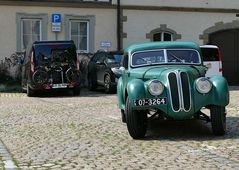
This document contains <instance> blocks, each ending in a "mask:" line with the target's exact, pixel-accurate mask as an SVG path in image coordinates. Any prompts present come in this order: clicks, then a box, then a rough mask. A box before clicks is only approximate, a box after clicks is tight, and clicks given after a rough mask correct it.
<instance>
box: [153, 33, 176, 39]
mask: <svg viewBox="0 0 239 170" xmlns="http://www.w3.org/2000/svg"><path fill="white" fill-rule="evenodd" d="M153 41H173V36H172V34H171V33H169V32H159V33H155V34H154V35H153Z"/></svg>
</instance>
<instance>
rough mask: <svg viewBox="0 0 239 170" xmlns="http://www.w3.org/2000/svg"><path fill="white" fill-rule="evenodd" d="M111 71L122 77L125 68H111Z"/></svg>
mask: <svg viewBox="0 0 239 170" xmlns="http://www.w3.org/2000/svg"><path fill="white" fill-rule="evenodd" d="M112 71H113V72H114V73H115V74H117V75H120V76H121V75H122V74H123V73H124V72H125V68H124V67H120V68H112Z"/></svg>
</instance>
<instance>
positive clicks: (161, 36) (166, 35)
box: [146, 24, 182, 41]
mask: <svg viewBox="0 0 239 170" xmlns="http://www.w3.org/2000/svg"><path fill="white" fill-rule="evenodd" d="M181 37H182V35H181V34H178V33H177V32H176V31H174V30H173V29H170V28H168V27H167V25H165V24H161V25H160V27H159V28H155V29H153V30H151V31H150V32H149V33H147V34H146V38H147V39H150V41H176V40H178V39H181Z"/></svg>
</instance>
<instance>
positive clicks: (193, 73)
mask: <svg viewBox="0 0 239 170" xmlns="http://www.w3.org/2000/svg"><path fill="white" fill-rule="evenodd" d="M175 71H181V72H187V73H188V75H189V76H190V78H191V79H196V78H198V77H201V76H204V75H205V73H206V68H205V67H203V66H201V65H200V66H194V65H162V66H154V67H152V66H149V67H140V68H133V69H131V70H130V77H131V78H138V79H144V80H149V79H161V78H165V77H167V76H166V75H167V74H168V73H170V72H175Z"/></svg>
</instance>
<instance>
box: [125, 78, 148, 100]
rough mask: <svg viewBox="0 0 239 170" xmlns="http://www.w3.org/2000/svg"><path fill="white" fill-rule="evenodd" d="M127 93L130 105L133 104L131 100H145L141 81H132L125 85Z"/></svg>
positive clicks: (143, 86)
mask: <svg viewBox="0 0 239 170" xmlns="http://www.w3.org/2000/svg"><path fill="white" fill-rule="evenodd" d="M127 92H128V97H129V100H130V103H131V104H133V100H135V99H142V98H145V96H146V94H145V84H144V81H142V80H141V79H133V80H131V81H129V83H128V84H127Z"/></svg>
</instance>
